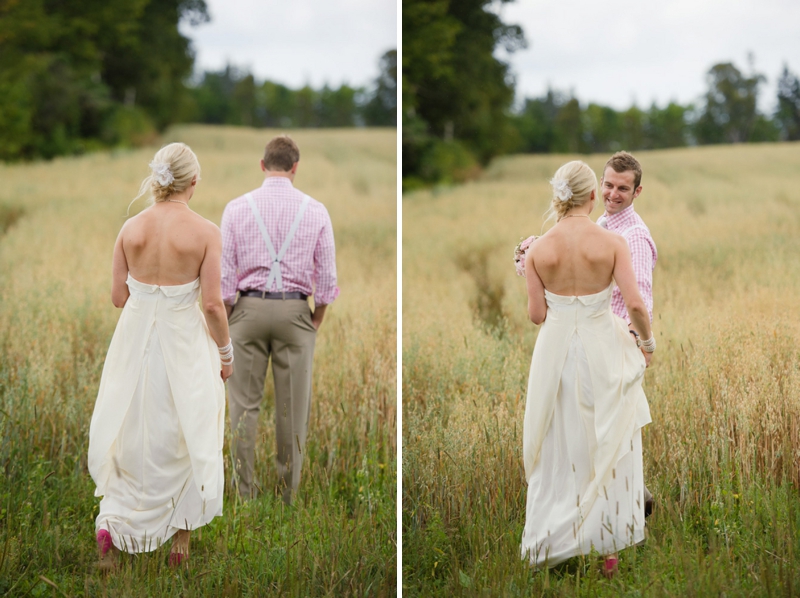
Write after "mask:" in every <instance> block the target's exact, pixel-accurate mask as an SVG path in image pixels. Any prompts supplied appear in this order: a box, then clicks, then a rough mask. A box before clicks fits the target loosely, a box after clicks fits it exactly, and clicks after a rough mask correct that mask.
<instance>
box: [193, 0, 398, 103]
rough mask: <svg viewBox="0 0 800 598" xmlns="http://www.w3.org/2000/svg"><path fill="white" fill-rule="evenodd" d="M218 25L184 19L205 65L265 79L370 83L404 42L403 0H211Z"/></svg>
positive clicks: (294, 84) (295, 82)
mask: <svg viewBox="0 0 800 598" xmlns="http://www.w3.org/2000/svg"><path fill="white" fill-rule="evenodd" d="M206 4H207V5H208V8H209V13H210V14H211V19H212V20H211V23H209V24H206V25H201V26H199V27H189V26H188V25H182V26H181V31H182V32H183V33H184V34H185V35H188V36H189V37H190V38H191V39H192V40H193V43H194V48H195V52H196V61H195V66H196V68H197V69H198V70H201V71H202V70H220V69H222V68H224V67H225V65H226V64H228V63H230V64H232V65H234V66H238V67H244V68H247V69H249V70H250V71H251V72H252V73H253V74H254V75H255V76H256V77H257V78H259V79H270V80H273V81H276V82H279V83H283V84H285V85H288V86H290V87H299V86H301V85H304V84H306V83H309V84H311V85H312V86H314V87H320V86H321V85H322V84H324V83H328V84H330V85H333V86H338V85H340V84H342V83H349V84H350V85H354V86H357V85H365V84H368V83H369V82H370V81H372V80H373V79H374V78H375V77H376V76H377V74H378V60H379V58H380V56H381V55H382V54H383V53H384V52H385V51H386V50H390V49H393V48H396V47H397V2H396V0H327V1H321V0H292V1H289V2H287V1H285V0H284V1H279V0H206Z"/></svg>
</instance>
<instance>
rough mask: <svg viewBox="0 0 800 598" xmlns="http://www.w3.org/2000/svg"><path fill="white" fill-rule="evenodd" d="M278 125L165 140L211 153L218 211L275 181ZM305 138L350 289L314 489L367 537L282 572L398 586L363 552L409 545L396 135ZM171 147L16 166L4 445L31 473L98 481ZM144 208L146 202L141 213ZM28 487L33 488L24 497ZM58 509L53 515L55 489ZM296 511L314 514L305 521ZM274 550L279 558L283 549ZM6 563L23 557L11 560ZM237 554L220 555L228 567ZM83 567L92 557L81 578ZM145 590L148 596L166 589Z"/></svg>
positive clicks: (268, 428) (193, 130)
mask: <svg viewBox="0 0 800 598" xmlns="http://www.w3.org/2000/svg"><path fill="white" fill-rule="evenodd" d="M277 133H279V131H268V130H252V129H243V128H233V127H207V126H185V127H176V128H173V129H171V130H170V131H169V132H168V133H167V135H166V136H165V138H164V140H163V143H167V142H171V141H183V142H185V143H187V144H188V145H189V146H191V147H192V149H193V150H194V151H195V153H196V154H197V156H198V159H199V161H200V164H201V167H202V179H201V182H200V183H199V184H198V187H197V191H196V193H195V195H194V197H193V199H192V201H191V207H192V209H194V210H195V211H196V212H198V213H199V214H201V215H202V216H204V217H206V218H208V219H209V220H211V221H212V222H215V223H217V224H218V223H219V222H220V218H221V216H222V211H223V209H224V207H225V205H226V203H227V202H228V201H230V200H231V199H233V198H235V197H238V196H240V195H242V194H243V193H245V192H247V191H249V190H251V189H253V188H256V187H258V186H259V185H260V184H261V182H262V180H263V174H262V172H261V171H260V168H259V159H260V158H261V157H262V155H263V148H264V145H265V143H266V142H267V141H268V140H269V139H270V138H271V137H272V136H273V135H274V134H277ZM292 137H293V138H294V139H295V140H296V141H297V143H298V145H299V147H300V149H301V161H300V168H299V172H298V174H297V177H296V180H295V184H296V186H297V187H298V188H299V189H301V190H303V191H304V192H306V193H308V194H309V195H311V196H312V197H314V198H316V199H318V200H319V201H321V202H322V203H324V204H325V206H326V207H327V208H328V211H329V213H330V216H331V220H332V223H333V228H334V235H335V239H336V248H337V267H338V278H339V286H340V289H341V294H340V297H339V298H338V299H337V301H336V302H335V303H334V304H333V305H332V306H331V308H330V309H329V310H328V313H327V316H326V319H325V322H324V324H323V326H322V328H321V330H320V334H319V336H318V339H317V348H316V354H315V364H314V394H313V400H312V415H311V424H310V431H309V447H308V451H309V452H308V455H307V458H308V459H309V464H308V466H307V468H305V469H304V480H303V484H302V487H301V499H302V500H305V502H306V504H307V505H314V506H310V507H309V511H308V512H309V513H311V514H313V513H316V514H315V515H313V516H314V517H319V518H325V519H326V521H327V520H328V519H330V520H331V523H330V525H332V526H334V528H336V527H337V526H338V529H339V530H342V527H341V526H342V525H345V526H349V525H352V529H350V530H349V532H350V533H352V532H353V531H354V530H355V529H358V530H359V533H357V534H355V535H351V536H346V537H342V538H341V539H340V540H338V541H340V542H343V543H349V544H352V546H350V548H351V549H352V550H351V552H350V553H340V554H338V555H337V554H336V550H334V549H333V546H334V544H328V545H327V546H326V545H325V544H324V543H322V545H321V546H319V547H316V548H315V551H316V550H317V549H319V550H320V552H319V553H317V552H315V551H311V550H310V549H308V548H305V549H303V547H302V546H299V547H297V548H296V549H294V551H301V549H302V551H301V552H299V553H298V554H305V555H306V556H305V558H308V559H313V560H314V566H313V570H312V568H306V569H302V568H301V569H300V570H298V571H294V570H292V571H288V570H286V571H283V573H280V571H281V569H280V568H279V569H277V570H276V573H278V578H279V579H280V578H281V575H286V576H290V581H291V583H289V584H288V585H285V586H282V587H284V589H286V588H297V587H308V588H314V589H313V590H311V589H310V590H309V591H310V592H311V593H317V592H321V593H324V592H327V591H331V588H333V587H335V586H336V584H340V583H342V584H347V585H348V587H349V588H350V590H349V591H347V592H345V593H352V594H358V593H359V592H360V591H362V590H360V589H359V588H361V589H363V588H368V587H372V588H373V591H376V590H374V588H377V587H380V588H382V589H381V590H380V593H385V592H386V591H389V589H390V588H391V587H392V586H393V579H394V577H393V573H392V572H391V570H392V567H393V562H392V560H391V558H389V559H388V560H386V559H382V561H381V562H382V565H381V566H380V567H379V568H378V569H374V568H373V569H371V572H370V574H369V575H363V571H361V573H359V571H360V568H361V567H362V566H364V563H366V562H367V561H366V560H364V559H363V558H362V554H364V553H369V552H372V553H374V554H375V555H376V558H379V559H380V558H381V557H380V555H381V554H387V555H390V554H393V553H394V546H395V544H396V539H395V538H394V535H395V533H394V520H395V517H394V509H393V505H394V503H395V487H396V485H395V475H394V471H395V466H394V463H395V459H396V446H395V444H396V442H395V438H396V396H395V395H396V330H397V328H396V320H397V314H396V297H397V288H396V263H397V261H396V132H395V130H394V129H369V130H356V129H342V130H336V129H329V130H324V131H320V130H298V131H295V132H293V133H292ZM156 149H157V148H144V149H139V150H135V151H114V152H106V153H98V154H92V155H87V156H82V157H72V158H60V159H57V160H54V161H52V162H46V163H45V162H41V163H32V164H17V165H2V164H0V181H2V185H0V207H2V208H4V210H5V212H3V213H6V214H13V215H14V220H15V222H14V223H13V224H11V225H10V226H9V227H8V229H7V230H5V234H2V233H0V356H2V361H3V364H2V366H0V370H1V371H0V399H2V401H1V403H2V404H1V405H0V410H2V411H3V413H1V414H0V431H2V433H3V434H2V442H0V448H2V451H3V453H2V454H3V455H14V454H19V453H20V451H22V452H23V453H25V454H26V455H27V456H26V460H25V462H24V464H23V463H22V462H20V463H19V464H18V469H16V470H14V471H16V474H15V475H19V476H21V477H20V479H21V480H25V479H32V476H33V474H32V473H31V470H30V469H29V468H30V467H33V465H32V463H34V462H43V463H45V464H46V465H42V467H47V468H51V467H52V469H53V470H54V471H56V474H57V475H56V476H55V477H53V478H51V480H55V479H58V478H61V475H62V473H63V472H66V474H65V475H67V476H68V475H69V472H70V471H71V470H74V471H76V472H81V471H82V472H83V473H82V475H83V476H84V478H83V479H86V478H85V476H86V473H85V472H86V469H85V462H86V457H85V455H86V449H87V442H88V428H89V421H90V417H91V413H92V409H93V406H94V401H95V397H96V393H97V386H98V383H99V376H100V372H101V369H102V363H103V359H104V358H105V353H106V350H107V348H108V343H109V341H110V338H111V334H112V333H113V330H114V327H115V325H116V321H117V319H118V317H119V311H118V310H116V309H115V308H114V307H113V305H112V304H111V301H110V284H111V256H112V250H113V245H114V240H115V238H116V236H117V233H118V232H119V229H120V227H121V225H122V224H123V222H124V220H125V216H126V209H127V206H128V204H129V202H130V200H131V199H132V198H133V197H134V196H135V194H136V192H137V190H138V189H139V184H140V182H141V180H142V179H143V178H144V177H145V176H146V175H147V173H148V166H147V164H148V162H149V161H150V160H151V159H152V155H153V154H154V153H155V151H156ZM143 207H144V200H139V201H138V202H137V203H136V204H134V206H133V207H132V209H131V213H136V212H137V211H138V210H140V209H142V208H143ZM20 210H21V213H22V216H21V217H19V218H18V219H17V217H18V216H19V214H20ZM3 228H5V227H3ZM0 230H3V229H0ZM266 397H267V400H266V402H265V404H264V405H263V407H264V408H263V410H262V422H261V432H260V434H261V439H260V442H258V443H257V455H256V459H257V469H256V476H257V478H259V479H260V480H262V482H263V483H265V484H270V483H272V482H274V481H275V479H276V474H275V468H274V462H273V461H274V455H275V446H274V444H275V443H274V424H273V420H272V415H273V414H272V405H273V401H274V397H273V391H272V383H271V380H270V382H269V383H268V384H267V391H266ZM226 451H227V449H226ZM31 452H32V453H35V454H31V455H28V453H31ZM226 454H227V452H226ZM28 461H30V463H28ZM226 465H227V464H226ZM8 466H9V462H6V467H7V468H8ZM37 467H38V466H37ZM12 469H13V468H12ZM9 471H11V470H9V469H7V472H9ZM40 481H41V480H40ZM15 483H22V482H15ZM26 483H27V482H26ZM81 483H83V482H81ZM37 484H38V482H37ZM42 484H44V482H42ZM43 487H44V486H42V488H43ZM72 488H73V489H74V488H75V487H74V486H73V487H72ZM265 490H266V488H265ZM25 492H26V491H25V490H24V488H20V489H19V497H20V498H19V500H20V501H23V500H25V499H24V496H25ZM78 492H79V491H78V490H74V493H75V494H77V493H78ZM303 492H305V494H303ZM0 494H2V492H0ZM3 496H6V495H5V494H3ZM11 496H12V499H13V500H11V499H10V500H11V502H10V503H9V505H10V506H11V509H12V515H10V517H11V519H9V525H10V527H9V528H8V530H9V532H8V533H9V534H11V535H13V536H14V537H15V539H14V540H13V541H12V544H13V543H14V542H16V543H17V544H20V543H21V545H23V546H24V545H25V542H27V541H28V540H27V539H26V536H24V535H20V534H21V532H18V531H11V530H18V529H21V528H19V527H16V526H23V527H24V525H23V524H21V523H19V522H20V521H22V520H21V519H18V518H19V517H22V511H18V510H17V509H18V508H21V507H19V505H20V504H23V503H22V502H20V503H19V504H17V503H16V502H15V501H16V500H17V496H18V495H17V494H16V488H15V493H12V495H11ZM40 498H41V497H39V498H37V499H36V500H33V505H34V506H33V507H32V508H33V509H34V513H33V515H31V517H33V520H34V521H38V520H39V519H38V518H40V517H42V515H41V508H42V505H41V504H40ZM3 500H4V501H5V500H6V499H5V498H4V499H3ZM37 501H39V502H37ZM76 501H77V504H79V505H85V508H86V509H87V514H86V516H83V515H82V516H81V518H80V521H81V524H80V525H81V526H82V527H85V528H86V529H83V528H82V529H80V531H77V532H75V533H78V534H85V538H83V540H80V539H79V540H76V545H77V546H81V548H80V550H81V551H82V553H83V551H84V548H83V546H84V545H85V552H86V554H88V555H90V554H91V552H92V550H93V547H92V541H91V521H92V520H93V515H89V513H88V510H90V509H91V505H92V504H94V505H95V507H94V508H95V510H96V508H97V507H96V502H97V501H96V499H94V498H93V497H92V496H91V493H89V494H86V495H85V496H84V497H82V498H80V497H76ZM4 504H5V503H4ZM26 504H28V505H29V506H30V505H31V499H29V500H28V503H26ZM51 504H52V498H51ZM43 508H44V512H45V513H46V512H47V502H46V500H45V502H44V507H43ZM79 508H83V507H79ZM3 512H4V513H5V512H6V511H5V509H4V511H3ZM337 518H345V519H344V520H345V521H349V522H350V523H347V524H343V523H342V521H340V520H339V519H337ZM65 521H66V520H64V522H62V526H67V524H66V523H65ZM231 521H232V523H230V522H231ZM295 521H297V522H298V523H296V524H293V525H302V524H301V523H299V522H300V521H301V519H300V518H297V519H295ZM226 525H229V527H230V528H231V529H236V528H237V520H236V518H234V519H233V520H229V519H227V518H226ZM240 525H241V524H240ZM319 525H320V529H321V530H323V531H324V530H325V529H327V528H325V527H324V526H323V525H322V523H321V522H320V524H319ZM332 530H333V528H332V529H331V530H328V532H330V533H331V534H333V531H332ZM365 530H371V531H370V533H366V532H365ZM328 532H325V533H328ZM225 533H227V532H225ZM304 533H305V532H304ZM314 533H315V534H316V533H317V532H316V531H315V532H314ZM331 537H335V534H334V535H332V536H331ZM365 542H366V544H365ZM293 546H294V545H293ZM359 546H360V548H359ZM367 546H370V547H369V548H368V547H367ZM375 546H380V550H376V549H375ZM287 550H288V549H287ZM294 551H293V552H292V554H294ZM82 558H83V557H82ZM281 558H284V557H281ZM348 559H353V560H352V562H350V561H348ZM301 560H302V559H301ZM20 562H21V561H20ZM264 562H265V563H267V564H266V565H265V566H264V567H265V569H267V570H269V569H270V568H271V567H272V565H270V564H269V562H270V561H269V560H268V559H267V560H266V561H264ZM348 563H349V564H348ZM359 563H360V564H359ZM384 565H385V567H386V569H385V570H384V569H383V567H384ZM5 566H6V567H12V569H10V570H13V566H12V565H10V564H9V561H8V560H6V562H5ZM228 566H229V565H223V566H222V567H221V568H220V575H222V576H225V567H228ZM0 569H3V562H2V560H1V559H0ZM82 574H83V572H82V570H79V571H78V580H77V581H76V583H78V585H82V583H83V581H82V578H81V577H80V576H81V575H82ZM290 574H291V575H290ZM306 575H307V576H310V577H309V578H308V580H307V581H305V582H304V581H303V579H304V576H306ZM314 575H316V576H317V580H316V581H314V580H313V576H314ZM292 576H293V577H292ZM0 577H2V575H0ZM9 579H12V578H11V577H9ZM20 579H21V578H20ZM225 579H228V578H227V577H226V578H225ZM242 580H245V578H242ZM343 580H344V581H343ZM143 583H144V582H143ZM209 583H212V584H213V583H215V582H209ZM226 583H227V581H226ZM304 584H311V585H305V586H304ZM0 585H2V584H0ZM20 587H22V586H20ZM137 587H139V590H137V589H135V588H137ZM199 587H200V586H198V588H199ZM275 587H278V586H275ZM339 587H340V588H341V587H342V586H341V585H340V586H339ZM132 588H134V589H132V590H130V591H133V592H134V593H135V592H137V591H142V592H146V591H150V590H149V589H147V586H143V587H140V586H135V585H134V586H132ZM325 588H328V589H325ZM196 589H197V588H196ZM198 591H205V590H198ZM292 591H294V590H292Z"/></svg>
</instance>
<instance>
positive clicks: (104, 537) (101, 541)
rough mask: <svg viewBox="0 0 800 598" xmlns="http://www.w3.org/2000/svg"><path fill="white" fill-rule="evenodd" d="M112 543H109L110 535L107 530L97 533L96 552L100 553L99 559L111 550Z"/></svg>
mask: <svg viewBox="0 0 800 598" xmlns="http://www.w3.org/2000/svg"><path fill="white" fill-rule="evenodd" d="M113 545H114V543H113V542H112V541H111V534H110V533H108V530H107V529H101V530H100V531H99V532H97V550H98V551H99V552H100V558H101V559H102V558H103V557H104V556H106V553H107V552H108V551H109V550H111V547H112V546H113Z"/></svg>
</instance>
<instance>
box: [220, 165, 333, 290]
mask: <svg viewBox="0 0 800 598" xmlns="http://www.w3.org/2000/svg"><path fill="white" fill-rule="evenodd" d="M250 194H251V195H252V196H253V200H254V201H255V204H256V207H258V211H259V213H260V214H261V218H262V219H263V220H264V224H265V226H266V227H267V232H268V233H269V236H270V238H271V239H272V245H273V246H274V247H275V251H280V249H281V246H282V245H283V241H284V239H285V238H286V235H287V234H288V232H289V227H290V226H291V225H292V222H293V221H294V219H295V216H297V212H298V210H299V209H300V204H301V203H302V201H303V197H304V194H303V193H302V192H300V191H298V190H297V189H295V188H294V186H293V185H292V181H290V180H289V179H288V178H285V177H277V176H272V177H266V178H265V179H264V183H263V184H262V185H261V187H259V188H258V189H256V190H255V191H251V192H250ZM220 229H221V230H222V300H223V301H224V302H225V303H227V304H228V305H233V304H234V303H235V302H236V292H237V291H247V290H256V291H263V290H266V291H272V292H276V291H277V290H278V289H277V283H273V284H272V288H270V289H265V288H264V286H265V285H266V283H267V276H268V275H269V270H270V265H271V264H272V258H271V256H270V253H269V250H268V249H267V245H266V243H264V237H262V236H261V232H260V231H259V229H258V224H256V220H255V217H254V216H253V212H252V210H251V209H250V205H249V204H248V203H247V198H246V197H245V196H244V195H243V196H242V197H238V198H236V199H234V200H233V201H231V202H230V203H229V204H228V205H227V206H226V207H225V211H224V212H223V214H222V225H221V226H220ZM281 275H282V278H283V290H284V291H286V292H287V293H289V292H292V291H299V292H301V293H305V294H306V295H314V303H315V304H316V305H328V304H329V303H333V300H334V299H336V297H337V296H338V295H339V287H337V286H336V251H335V249H334V245H333V227H332V226H331V219H330V216H329V215H328V210H326V209H325V206H323V205H322V204H321V203H320V202H318V201H316V200H315V199H311V200H310V201H309V204H308V208H307V209H306V212H305V214H303V219H302V220H301V221H300V226H299V227H298V228H297V233H296V234H295V236H294V239H292V242H291V243H290V245H289V248H288V250H287V251H286V254H285V255H284V256H283V259H282V260H281Z"/></svg>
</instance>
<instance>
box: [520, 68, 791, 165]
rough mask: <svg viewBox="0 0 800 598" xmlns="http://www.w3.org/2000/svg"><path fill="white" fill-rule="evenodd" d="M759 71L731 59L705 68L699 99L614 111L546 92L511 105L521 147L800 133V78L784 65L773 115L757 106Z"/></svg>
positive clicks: (571, 149) (644, 145)
mask: <svg viewBox="0 0 800 598" xmlns="http://www.w3.org/2000/svg"><path fill="white" fill-rule="evenodd" d="M764 81H765V77H764V76H763V75H760V74H756V73H751V74H749V75H748V74H745V73H744V72H742V71H741V70H739V69H738V68H737V67H736V66H735V65H733V64H731V63H720V64H716V65H714V66H713V67H711V69H710V70H709V71H708V73H707V75H706V82H707V84H708V91H707V92H706V93H705V95H704V96H703V98H701V100H700V101H699V102H698V103H697V104H688V105H681V104H678V103H675V102H670V103H669V104H667V105H666V106H664V107H659V106H658V105H656V104H655V103H654V104H653V105H651V106H650V108H648V109H644V110H643V109H640V108H638V107H637V106H635V105H634V106H631V107H630V108H628V109H627V110H622V111H617V110H614V109H613V108H609V107H607V106H602V105H599V104H595V103H588V104H586V105H582V104H581V103H580V102H579V100H578V99H577V98H574V97H571V96H568V95H566V94H560V93H557V92H554V91H552V90H551V91H548V92H547V94H545V95H544V96H543V97H541V98H532V99H531V98H529V99H525V100H524V101H523V103H522V105H521V106H520V107H519V108H518V109H516V110H512V111H511V112H510V115H509V118H510V120H511V122H512V123H513V126H514V128H515V130H516V134H517V136H518V137H517V139H516V140H515V143H516V144H517V147H516V151H523V152H535V153H549V152H558V153H592V152H613V151H617V150H619V149H629V150H641V149H661V148H669V147H684V146H688V145H708V144H719V143H748V142H760V141H783V140H790V141H791V140H797V139H800V81H798V78H797V76H796V75H794V74H792V73H791V72H790V71H789V70H788V68H786V67H784V70H783V74H782V75H781V77H780V80H779V83H778V94H777V106H778V107H777V109H776V111H775V113H774V114H772V115H771V116H769V115H765V114H761V113H760V112H759V111H758V109H757V104H758V95H759V93H758V91H759V86H760V85H761V84H762V83H763V82H764Z"/></svg>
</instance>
